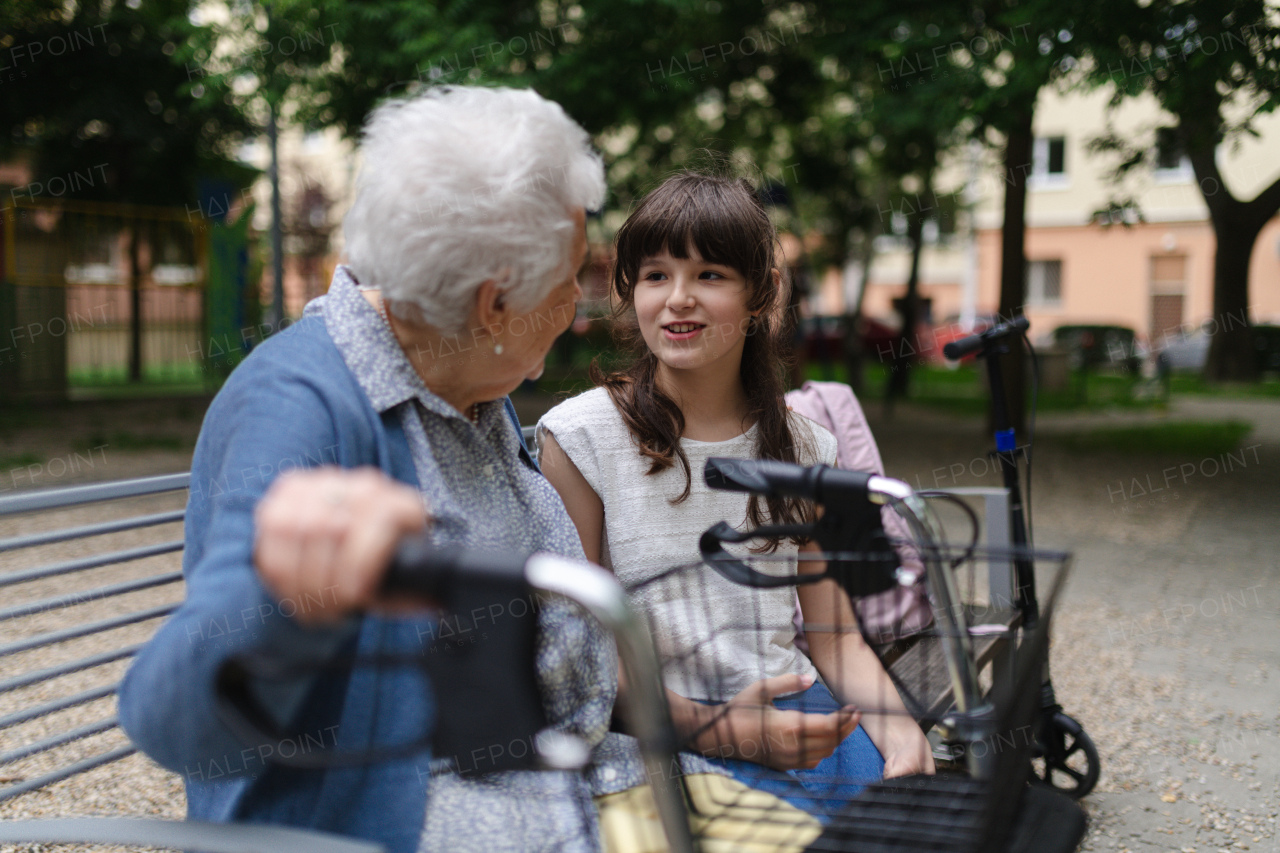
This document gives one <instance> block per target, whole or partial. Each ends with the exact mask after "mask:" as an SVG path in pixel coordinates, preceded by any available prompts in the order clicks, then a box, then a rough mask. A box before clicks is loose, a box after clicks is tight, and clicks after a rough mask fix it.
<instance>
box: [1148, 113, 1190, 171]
mask: <svg viewBox="0 0 1280 853" xmlns="http://www.w3.org/2000/svg"><path fill="white" fill-rule="evenodd" d="M1155 166H1156V168H1155V178H1156V180H1157V181H1159V182H1161V183H1170V182H1174V181H1189V180H1191V179H1192V178H1193V177H1194V173H1193V172H1192V169H1191V160H1190V159H1188V158H1187V154H1186V151H1185V150H1184V149H1183V147H1182V142H1181V141H1180V140H1179V139H1178V135H1177V134H1176V133H1175V132H1174V130H1173V128H1171V127H1162V128H1160V129H1159V130H1157V131H1156V152H1155Z"/></svg>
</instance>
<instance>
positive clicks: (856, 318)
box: [842, 230, 876, 396]
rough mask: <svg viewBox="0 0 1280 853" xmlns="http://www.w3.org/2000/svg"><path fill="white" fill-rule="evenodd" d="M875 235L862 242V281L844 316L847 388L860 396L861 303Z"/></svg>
mask: <svg viewBox="0 0 1280 853" xmlns="http://www.w3.org/2000/svg"><path fill="white" fill-rule="evenodd" d="M875 242H876V235H875V232H873V231H871V230H868V231H867V232H866V237H865V239H864V240H863V241H862V257H861V258H859V262H860V263H861V264H862V270H861V272H860V273H859V275H860V277H861V278H862V281H861V282H860V283H859V285H858V298H857V299H856V300H854V303H853V305H852V306H850V308H849V310H848V311H847V312H846V315H845V337H844V347H842V351H843V352H844V367H845V374H846V376H847V378H848V382H849V387H850V388H852V389H853V392H854V394H856V395H858V396H862V392H863V390H864V387H865V383H864V382H863V376H862V361H863V358H862V355H863V353H862V329H861V326H862V303H863V301H865V299H866V295H867V285H868V284H870V283H871V264H872V263H873V262H874V261H875V258H876V246H875Z"/></svg>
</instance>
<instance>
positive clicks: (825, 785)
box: [709, 683, 884, 823]
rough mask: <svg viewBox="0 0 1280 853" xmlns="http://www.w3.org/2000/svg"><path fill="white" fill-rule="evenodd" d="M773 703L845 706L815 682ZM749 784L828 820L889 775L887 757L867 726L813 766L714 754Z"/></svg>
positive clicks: (817, 708)
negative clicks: (778, 766) (784, 766)
mask: <svg viewBox="0 0 1280 853" xmlns="http://www.w3.org/2000/svg"><path fill="white" fill-rule="evenodd" d="M773 706H774V707H775V708H778V709H780V710H783V711H805V712H806V713H810V714H829V713H831V712H833V711H838V710H840V708H841V705H840V703H839V702H837V701H836V699H835V697H834V696H832V695H831V691H830V690H828V689H827V688H826V686H825V685H823V684H821V683H818V684H814V685H813V686H812V687H810V688H809V689H808V690H806V691H804V692H803V693H793V694H791V695H790V696H779V697H776V698H775V699H774V700H773ZM709 760H710V761H711V762H712V763H713V764H718V765H719V766H721V767H723V768H724V769H725V770H728V771H729V773H730V774H731V775H732V776H733V778H735V779H737V780H738V781H739V782H741V783H742V784H744V785H747V786H749V787H752V788H757V789H759V790H761V791H767V792H768V793H770V794H773V795H774V796H775V797H778V798H780V799H783V800H786V801H787V802H788V803H790V804H791V805H793V806H795V807H796V808H798V809H804V810H805V811H807V812H809V813H810V814H812V815H814V816H815V817H817V818H818V819H819V820H821V821H822V822H824V823H825V822H826V821H827V819H829V818H830V817H831V816H832V815H834V814H836V813H837V812H839V811H840V810H841V809H842V808H844V805H845V803H847V802H848V801H849V800H851V799H853V797H855V796H857V794H858V792H859V791H861V790H862V789H863V787H864V786H866V785H868V784H870V783H872V782H878V781H879V780H880V779H881V778H883V776H884V758H882V757H881V756H880V750H878V749H876V745H875V744H874V743H872V742H871V738H869V737H867V733H866V732H865V731H863V729H862V726H858V727H857V728H856V729H854V731H853V733H852V734H851V735H849V736H848V737H847V738H845V739H844V741H843V742H842V743H841V744H840V745H839V746H838V747H836V750H835V752H833V753H831V755H829V756H827V757H826V758H824V759H822V761H821V762H820V763H819V764H818V766H817V767H814V768H813V769H812V770H774V769H773V768H771V767H765V766H764V765H763V764H756V763H755V762H753V761H743V760H741V759H737V758H712V759H709Z"/></svg>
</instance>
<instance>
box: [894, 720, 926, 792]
mask: <svg viewBox="0 0 1280 853" xmlns="http://www.w3.org/2000/svg"><path fill="white" fill-rule="evenodd" d="M906 722H909V723H911V729H912V731H904V732H901V733H899V732H894V733H893V736H892V737H891V742H890V744H889V745H888V748H887V749H886V751H885V753H884V778H886V779H892V778H894V777H895V776H911V775H913V774H915V773H927V774H929V775H933V774H934V773H936V772H937V769H936V768H935V767H934V765H933V750H932V749H931V748H930V747H929V741H928V739H927V738H925V736H924V735H923V734H921V733H920V728H919V727H918V726H917V725H916V724H915V722H914V721H912V720H909V719H908V720H907V721H906Z"/></svg>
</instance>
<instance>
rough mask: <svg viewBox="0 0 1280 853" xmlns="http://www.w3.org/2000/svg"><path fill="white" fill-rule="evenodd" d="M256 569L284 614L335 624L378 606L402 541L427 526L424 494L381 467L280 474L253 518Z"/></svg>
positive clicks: (330, 468) (305, 620)
mask: <svg viewBox="0 0 1280 853" xmlns="http://www.w3.org/2000/svg"><path fill="white" fill-rule="evenodd" d="M254 522H255V528H256V533H257V537H256V540H255V542H254V563H255V565H256V566H257V569H258V575H259V577H261V578H262V582H263V584H264V585H265V586H266V587H267V589H268V590H269V591H270V592H271V593H272V594H273V595H274V596H275V597H276V599H277V601H279V602H280V603H281V608H282V611H283V608H284V603H285V602H291V603H292V606H291V612H289V613H287V614H286V615H289V616H292V617H294V618H296V619H298V620H299V621H300V622H303V623H306V624H320V623H325V622H335V621H338V620H340V619H341V618H342V617H344V616H346V615H347V614H348V613H351V612H353V611H357V610H364V609H367V608H369V607H370V606H371V605H374V604H375V603H377V602H378V600H379V596H378V589H379V586H380V584H381V581H382V576H383V574H384V573H385V571H386V567H387V562H388V560H390V558H391V555H392V553H393V552H394V550H395V547H396V545H397V544H398V543H399V541H400V539H401V538H402V537H404V536H406V535H408V534H410V533H415V532H417V531H419V530H422V529H423V528H424V527H425V526H426V524H427V512H426V507H425V506H424V504H423V501H422V497H421V496H420V495H419V493H418V492H417V491H416V490H414V489H412V488H410V487H408V486H406V485H404V484H403V483H398V482H396V481H395V480H392V479H391V478H389V477H387V476H386V475H385V474H383V473H382V472H381V471H379V470H377V469H375V468H356V469H344V468H335V467H323V468H311V469H307V470H294V471H289V472H287V473H285V474H282V475H280V477H279V478H277V479H276V481H275V482H273V483H272V484H271V487H270V488H269V489H268V490H267V493H266V494H265V495H264V496H263V498H262V500H261V501H259V502H258V506H257V508H256V510H255V512H254Z"/></svg>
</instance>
